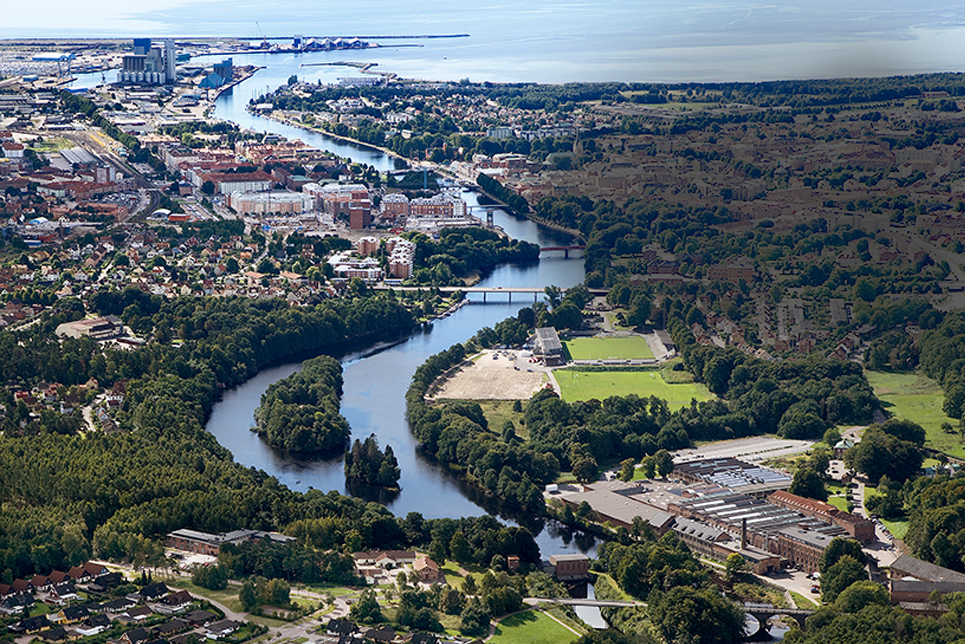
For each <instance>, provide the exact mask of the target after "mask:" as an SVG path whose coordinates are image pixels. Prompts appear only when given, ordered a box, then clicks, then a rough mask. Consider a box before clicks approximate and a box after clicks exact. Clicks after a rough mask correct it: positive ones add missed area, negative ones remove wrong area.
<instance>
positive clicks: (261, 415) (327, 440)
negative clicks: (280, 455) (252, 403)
mask: <svg viewBox="0 0 965 644" xmlns="http://www.w3.org/2000/svg"><path fill="white" fill-rule="evenodd" d="M341 396H342V365H341V364H339V362H338V360H336V359H335V358H332V357H331V356H319V357H317V358H312V359H311V360H306V361H305V362H304V363H303V364H302V369H301V371H298V372H296V373H294V374H292V375H290V376H288V377H287V378H283V379H282V380H279V381H277V382H274V383H272V384H271V385H269V386H268V389H267V391H265V393H264V394H262V396H261V405H260V406H259V407H258V409H256V410H255V420H256V421H257V426H256V428H255V430H256V431H257V432H258V435H259V436H261V437H263V438H264V439H265V440H266V441H268V443H270V444H271V445H274V446H275V447H278V448H281V449H284V450H287V451H289V452H293V453H296V454H337V453H341V452H342V451H344V449H345V446H346V443H347V442H348V437H349V435H350V434H351V429H350V428H349V426H348V421H347V420H345V418H344V417H343V416H342V415H341V414H340V413H339V406H340V399H341Z"/></svg>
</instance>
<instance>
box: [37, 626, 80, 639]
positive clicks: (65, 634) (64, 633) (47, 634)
mask: <svg viewBox="0 0 965 644" xmlns="http://www.w3.org/2000/svg"><path fill="white" fill-rule="evenodd" d="M78 637H79V635H76V634H75V633H72V632H71V631H68V630H67V629H66V628H64V627H63V626H58V627H56V628H51V629H50V630H47V631H44V632H43V633H41V634H40V639H42V640H43V641H45V642H66V641H69V640H75V639H78Z"/></svg>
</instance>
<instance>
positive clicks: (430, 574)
mask: <svg viewBox="0 0 965 644" xmlns="http://www.w3.org/2000/svg"><path fill="white" fill-rule="evenodd" d="M412 567H413V569H414V570H415V571H416V572H417V573H419V581H420V582H422V583H423V584H444V583H446V576H445V574H444V573H443V572H442V571H441V570H440V569H439V564H437V563H436V562H435V561H433V560H432V559H429V557H426V556H425V555H422V556H421V557H419V558H418V559H416V560H415V563H414V564H413V565H412Z"/></svg>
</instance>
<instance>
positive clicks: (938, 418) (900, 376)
mask: <svg viewBox="0 0 965 644" xmlns="http://www.w3.org/2000/svg"><path fill="white" fill-rule="evenodd" d="M865 376H866V377H867V378H868V382H869V383H870V384H871V386H872V387H873V388H874V391H875V395H876V396H878V398H880V399H881V401H882V402H883V403H885V409H886V410H887V411H888V412H889V413H890V414H892V415H893V416H894V417H895V418H904V419H907V420H911V421H914V422H916V423H918V424H919V425H921V426H922V427H923V428H924V429H925V432H926V438H925V445H926V446H927V447H931V448H932V449H937V450H940V451H942V452H945V453H946V454H949V455H951V456H957V457H959V458H965V446H963V445H962V443H961V442H960V438H959V435H958V433H954V434H946V433H945V432H943V431H942V430H941V425H942V423H949V424H951V425H952V427H955V428H957V427H958V421H957V420H955V419H954V418H949V417H948V416H946V415H945V413H944V412H943V411H942V402H943V401H944V394H943V393H942V389H941V387H940V386H938V383H936V382H935V381H934V380H932V379H931V378H928V377H926V376H925V375H923V374H921V373H891V372H884V371H866V372H865Z"/></svg>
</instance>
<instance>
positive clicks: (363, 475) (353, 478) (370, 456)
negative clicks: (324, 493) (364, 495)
mask: <svg viewBox="0 0 965 644" xmlns="http://www.w3.org/2000/svg"><path fill="white" fill-rule="evenodd" d="M399 476H401V472H400V471H399V462H398V461H397V460H396V458H395V454H394V453H393V452H392V446H391V445H386V446H385V451H384V452H383V451H381V450H380V449H379V441H378V438H376V436H375V434H370V435H369V436H368V437H367V438H366V439H365V441H360V440H359V439H357V438H356V439H355V442H354V443H352V449H351V450H349V451H348V452H346V453H345V479H346V480H347V481H349V482H354V483H364V484H366V485H378V486H379V487H384V488H390V489H396V490H397V489H399Z"/></svg>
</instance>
